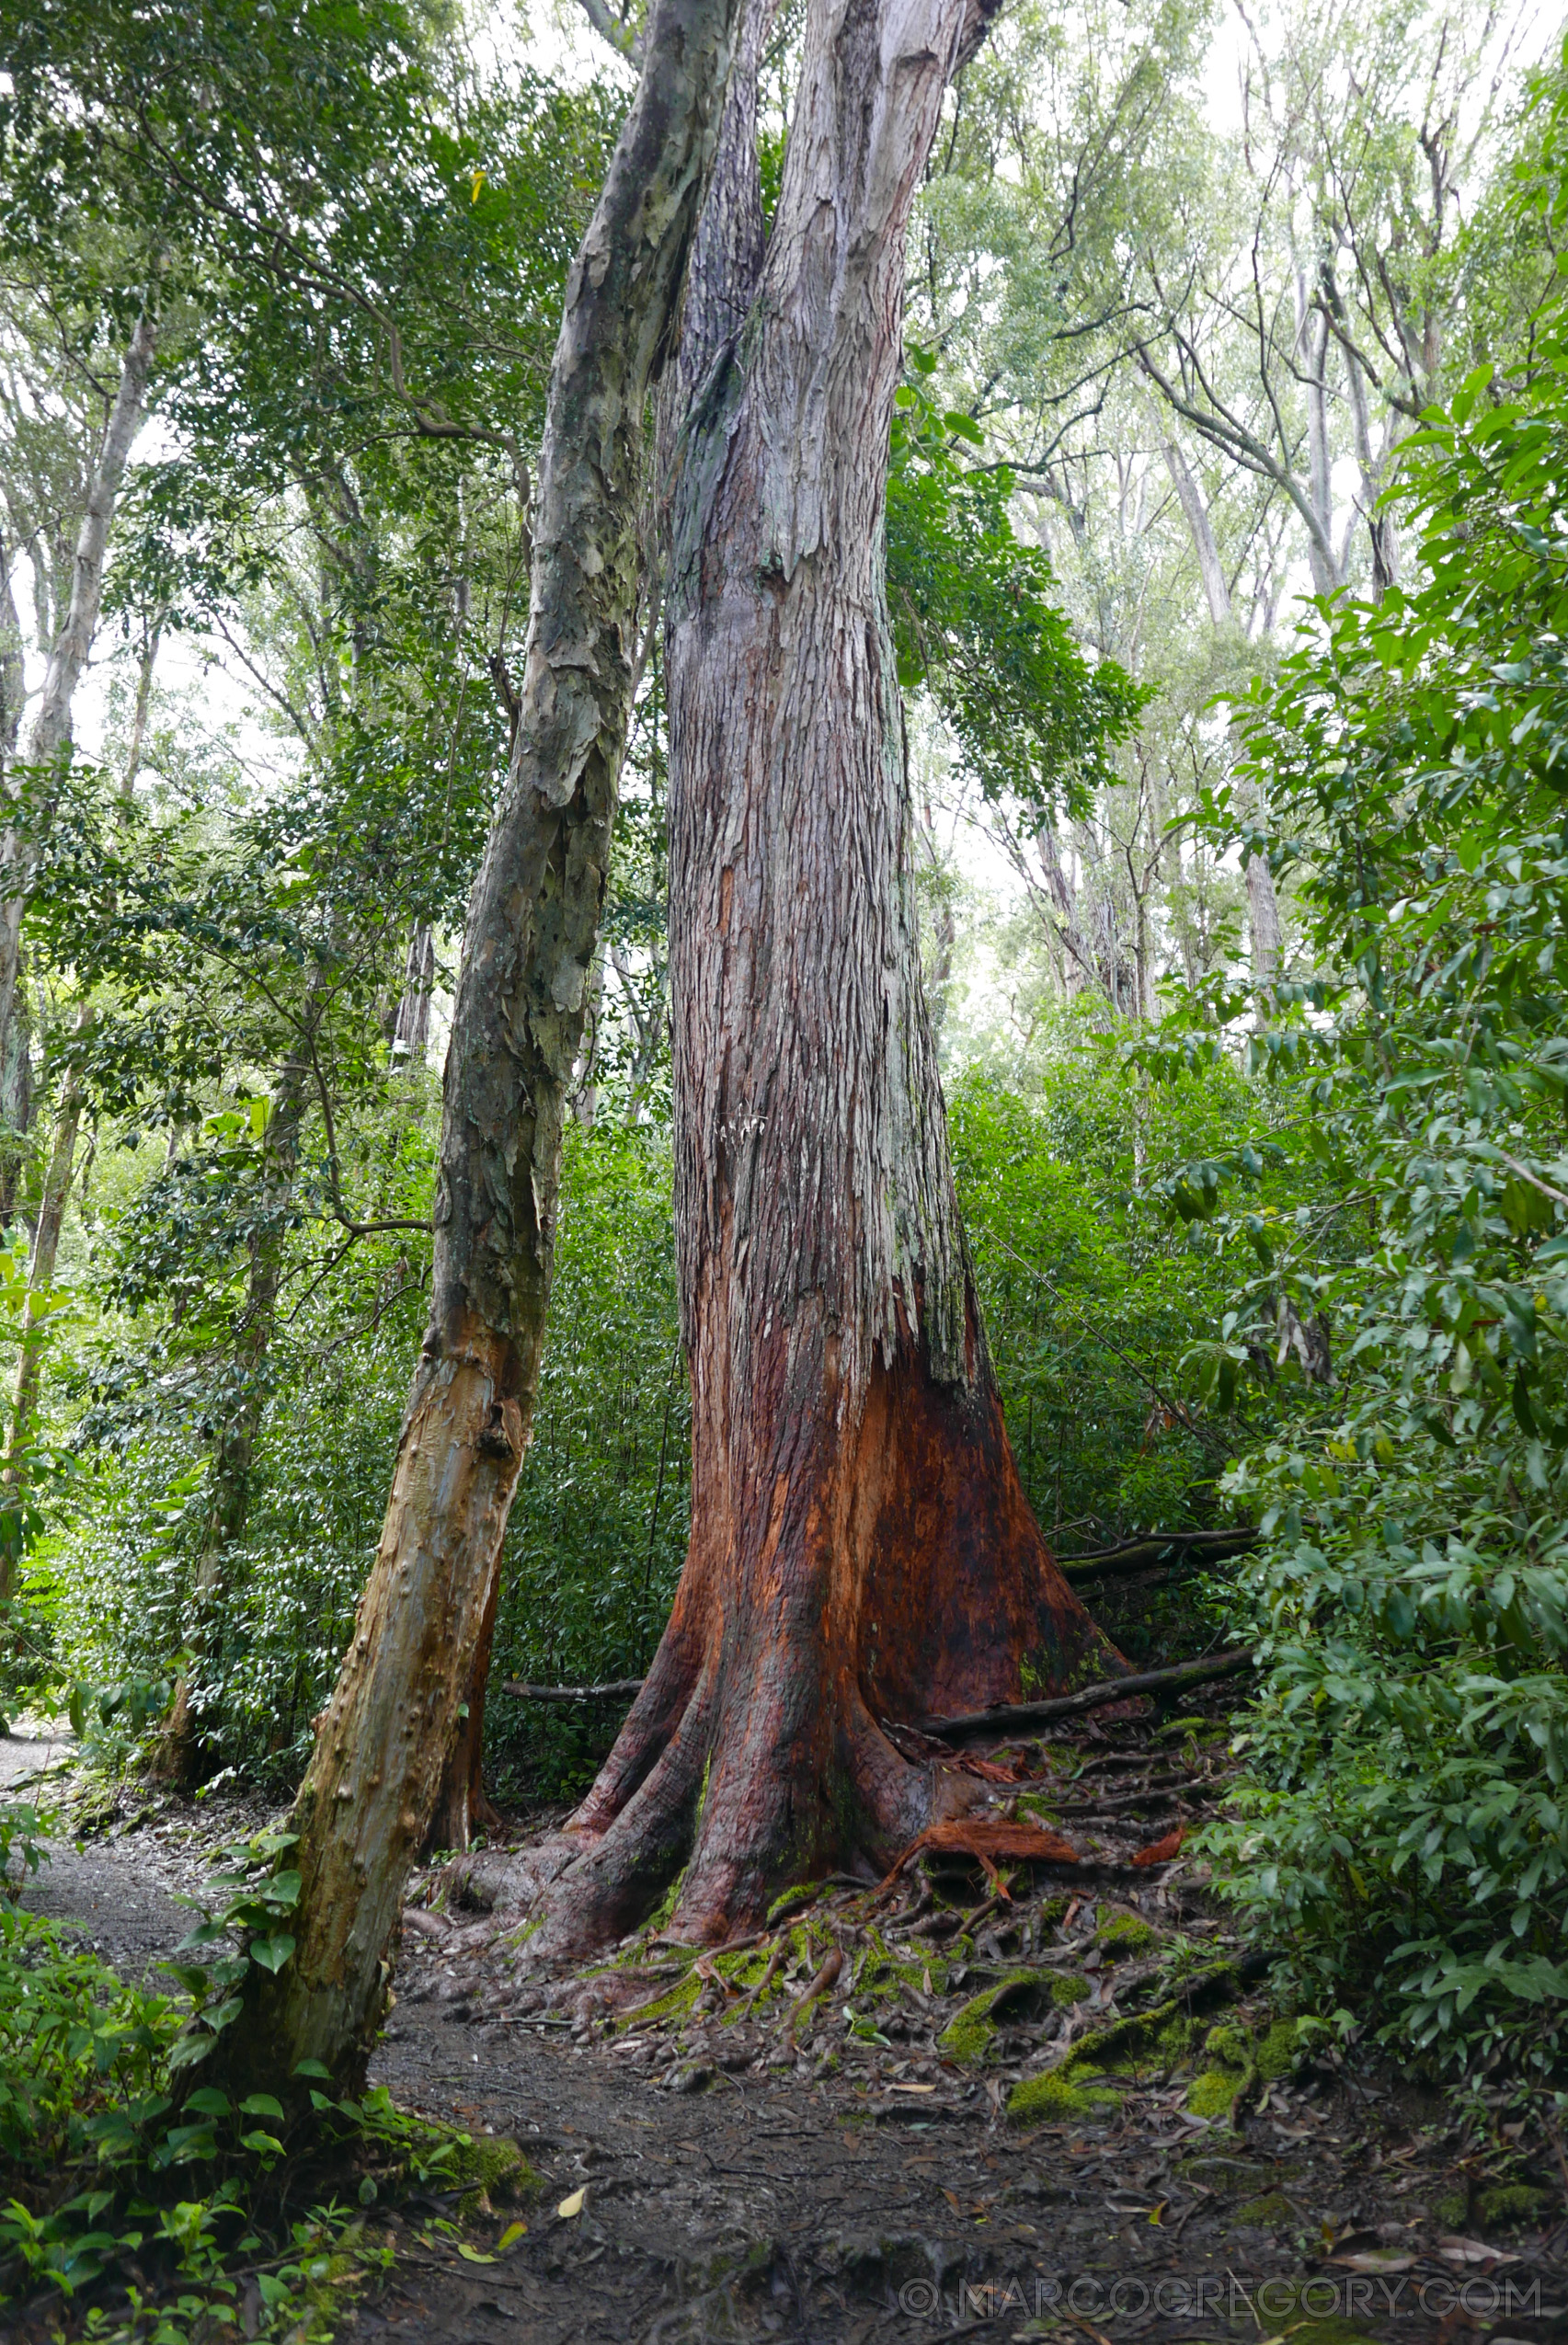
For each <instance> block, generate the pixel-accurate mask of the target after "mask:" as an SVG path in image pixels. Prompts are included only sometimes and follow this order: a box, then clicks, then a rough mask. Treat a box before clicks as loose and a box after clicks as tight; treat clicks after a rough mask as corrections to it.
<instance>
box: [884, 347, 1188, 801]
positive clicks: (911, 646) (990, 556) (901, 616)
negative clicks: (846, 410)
mask: <svg viewBox="0 0 1568 2345" xmlns="http://www.w3.org/2000/svg"><path fill="white" fill-rule="evenodd" d="M909 360H910V369H911V373H912V379H911V380H910V381H909V382H907V383H904V384H903V385H902V386H901V387H900V389H899V391H898V395H897V403H896V411H895V414H894V418H893V448H892V463H891V467H890V470H889V474H888V480H887V600H888V605H889V608H890V610H891V612H892V618H893V641H894V647H895V650H896V652H897V656H898V681H899V682H900V683H901V684H902V685H903V686H904V688H905V690H906V691H913V690H914V689H915V688H916V687H917V686H918V685H921V684H924V685H925V686H926V687H927V688H928V689H929V690H930V692H932V693H933V697H934V699H935V701H936V704H937V705H938V707H939V708H940V709H941V711H942V713H943V715H944V717H945V718H946V720H947V722H948V723H949V724H950V725H951V726H952V727H953V730H954V732H955V734H956V737H957V738H958V741H959V743H960V745H961V747H962V749H963V753H964V757H965V760H966V762H967V765H968V766H969V767H970V769H971V770H972V771H973V772H974V773H975V774H976V776H977V777H978V779H979V782H980V784H981V786H982V787H983V789H984V790H985V792H986V793H987V795H989V796H990V797H993V798H1001V797H1003V796H1009V797H1011V798H1013V799H1014V800H1016V801H1017V802H1018V803H1019V804H1021V805H1022V806H1025V807H1027V808H1028V809H1029V810H1030V812H1031V813H1032V814H1033V816H1034V818H1035V819H1036V821H1037V820H1039V819H1040V818H1041V816H1042V815H1044V814H1045V813H1047V811H1048V810H1049V809H1050V808H1051V807H1052V806H1058V807H1067V808H1069V809H1070V810H1072V811H1075V812H1076V811H1079V810H1081V809H1082V806H1084V804H1085V803H1086V801H1087V798H1088V795H1089V793H1090V791H1091V790H1092V788H1093V785H1094V784H1095V783H1096V782H1100V781H1103V780H1104V778H1105V776H1106V772H1107V768H1106V762H1105V760H1106V752H1107V750H1108V749H1109V748H1110V747H1111V745H1112V744H1113V743H1115V742H1116V741H1118V740H1120V739H1121V738H1124V736H1125V735H1126V734H1127V732H1128V731H1129V730H1130V728H1131V726H1132V725H1133V723H1134V720H1135V719H1136V717H1137V715H1138V712H1139V708H1140V706H1141V705H1142V704H1143V702H1144V701H1145V699H1147V697H1148V694H1147V692H1145V691H1142V690H1140V689H1139V686H1137V685H1136V684H1134V683H1133V681H1132V680H1131V679H1130V678H1129V677H1128V676H1127V675H1126V674H1125V673H1124V672H1123V670H1122V669H1120V668H1118V667H1117V666H1116V662H1115V661H1114V660H1102V661H1101V662H1100V663H1099V664H1098V665H1097V666H1093V665H1091V663H1090V662H1089V661H1088V660H1087V659H1086V658H1084V655H1083V653H1082V649H1081V648H1080V646H1079V644H1078V642H1077V640H1076V638H1075V636H1074V635H1073V632H1072V629H1071V628H1070V625H1069V624H1068V622H1067V620H1066V619H1065V618H1064V617H1063V616H1062V613H1061V611H1060V610H1059V607H1058V601H1057V598H1056V587H1055V581H1054V579H1053V578H1052V575H1051V566H1050V563H1049V561H1048V559H1047V556H1046V555H1044V554H1043V553H1042V552H1041V551H1040V549H1039V548H1038V547H1037V546H1029V545H1025V544H1024V543H1023V542H1022V541H1021V540H1020V538H1019V537H1018V536H1017V535H1016V533H1015V532H1014V530H1013V522H1012V519H1011V516H1010V510H1009V508H1010V506H1011V503H1012V498H1013V475H1012V474H1011V473H1010V472H1009V471H1008V470H1007V468H1006V466H1005V465H1003V466H1001V467H1000V468H998V467H995V466H985V467H979V466H975V465H974V464H973V463H968V464H967V463H964V462H963V461H962V460H961V458H960V456H959V453H958V451H959V449H960V448H961V447H962V448H963V449H964V450H965V451H966V452H967V453H968V454H969V455H970V457H971V459H972V457H973V455H974V452H975V451H976V450H977V449H978V448H979V447H982V446H983V444H984V435H983V433H982V432H981V431H980V430H979V427H978V426H977V425H976V424H975V423H974V422H973V420H972V419H971V418H969V417H968V416H967V415H963V414H960V413H958V412H956V411H949V412H946V413H944V412H943V411H942V410H941V409H940V408H939V407H938V406H936V405H935V403H934V401H933V399H932V397H931V395H930V394H929V392H928V391H927V390H926V388H925V383H926V382H927V381H928V380H929V378H930V376H931V374H932V372H933V369H934V367H935V363H936V361H935V360H934V358H933V357H930V356H929V355H927V354H925V353H922V352H921V351H920V350H918V349H911V350H910V352H909Z"/></svg>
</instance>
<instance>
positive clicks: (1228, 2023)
mask: <svg viewBox="0 0 1568 2345" xmlns="http://www.w3.org/2000/svg"><path fill="white" fill-rule="evenodd" d="M1126 1918H1127V1920H1128V1921H1131V1922H1133V1925H1134V1927H1135V1928H1136V1927H1138V1925H1137V1922H1136V1919H1135V1917H1134V1916H1130V1915H1129V1916H1126ZM1225 1976H1226V1973H1225V1972H1224V1971H1217V1972H1215V1973H1212V1974H1211V1975H1210V1976H1209V1978H1208V1979H1207V1980H1206V1981H1200V1982H1196V1983H1195V1985H1201V1986H1206V1987H1207V1989H1209V1990H1210V1991H1212V1990H1213V1989H1214V1988H1215V1987H1217V1986H1219V1985H1221V1984H1222V1983H1223V1982H1224V1979H1225ZM1080 1984H1082V1983H1080ZM1192 1992H1193V1988H1192V1987H1189V1988H1188V1989H1187V1991H1186V1992H1185V1994H1183V1995H1181V1996H1172V1997H1171V1999H1170V2000H1169V2001H1168V2002H1165V2003H1159V2004H1156V2005H1155V2006H1154V2008H1153V2009H1152V2010H1150V2011H1144V2012H1139V2013H1137V2014H1136V2015H1134V2016H1132V2017H1130V2018H1127V2019H1117V2020H1116V2021H1114V2022H1113V2023H1112V2025H1111V2026H1109V2027H1108V2028H1102V2029H1100V2030H1098V2032H1097V2033H1096V2034H1094V2035H1093V2036H1091V2037H1090V2038H1089V2039H1088V2040H1087V2041H1086V2042H1083V2043H1082V2044H1081V2045H1080V2046H1079V2048H1078V2049H1077V2051H1075V2052H1074V2053H1071V2054H1070V2056H1069V2057H1068V2058H1067V2059H1066V2060H1064V2061H1062V2062H1061V2064H1060V2065H1059V2066H1058V2067H1055V2068H1052V2069H1050V2070H1049V2071H1048V2072H1047V2075H1045V2076H1032V2077H1028V2078H1026V2079H1025V2080H1024V2082H1023V2083H1022V2084H1019V2085H1017V2086H1015V2087H1014V2088H1013V2094H1012V2096H1011V2098H1010V2099H1009V2101H1008V2104H1007V2113H1008V2115H1009V2116H1010V2117H1013V2118H1016V2119H1018V2120H1020V2121H1024V2120H1028V2119H1031V2118H1033V2119H1036V2120H1038V2119H1041V2118H1046V2117H1049V2116H1051V2115H1058V2116H1061V2117H1082V2116H1083V2115H1085V2114H1087V2113H1088V2112H1089V2111H1090V2110H1092V2109H1093V2106H1094V2105H1095V2103H1096V2102H1098V2103H1100V2104H1101V2105H1103V2104H1104V2101H1105V2100H1106V2099H1107V2098H1110V2099H1115V2098H1116V2085H1115V2079H1116V2078H1117V2077H1119V2076H1126V2077H1128V2078H1131V2077H1134V2076H1141V2075H1145V2074H1147V2073H1148V2071H1149V2070H1150V2069H1151V2068H1156V2067H1159V2068H1167V2069H1168V2068H1172V2067H1175V2066H1178V2065H1180V2064H1181V2063H1183V2062H1185V2061H1186V2060H1189V2059H1191V2058H1192V2057H1193V2054H1194V2053H1195V2051H1196V2052H1197V2062H1198V2065H1197V2073H1196V2075H1195V2076H1194V2077H1193V2080H1192V2082H1191V2084H1190V2085H1189V2086H1188V2088H1187V2092H1186V2106H1187V2108H1188V2109H1189V2110H1191V2111H1192V2113H1193V2115H1194V2116H1195V2117H1206V2118H1207V2119H1209V2120H1210V2121H1211V2122H1213V2121H1215V2120H1219V2119H1226V2118H1229V2117H1230V2114H1231V2112H1232V2110H1233V2109H1234V2107H1235V2104H1236V2100H1237V2098H1238V2096H1239V2095H1240V2094H1241V2093H1242V2091H1243V2089H1245V2090H1247V2091H1251V2090H1252V2089H1253V2088H1254V2087H1255V2086H1256V2085H1257V2084H1258V2083H1259V2082H1260V2080H1266V2079H1270V2078H1273V2077H1276V2076H1288V2074H1289V2072H1290V2070H1291V2069H1292V2067H1293V2066H1294V2065H1295V2061H1296V2055H1297V2047H1298V2035H1297V2030H1296V2023H1295V2021H1294V2020H1292V2019H1276V2020H1275V2021H1274V2022H1273V2024H1272V2025H1271V2026H1270V2027H1269V2028H1268V2030H1267V2031H1266V2032H1265V2034H1264V2035H1263V2036H1262V2037H1261V2038H1257V2039H1254V2038H1253V2035H1252V2033H1251V2031H1250V2030H1248V2029H1247V2028H1245V2027H1244V2026H1242V2024H1241V2023H1240V2022H1238V2021H1237V2020H1234V2019H1222V2020H1220V2021H1219V2023H1218V2024H1217V2025H1216V2026H1213V2027H1211V2028H1210V2029H1209V2030H1208V2031H1207V2034H1204V2035H1201V2051H1199V2050H1198V2046H1199V2042H1200V2032H1201V2028H1202V2022H1201V2021H1199V2020H1195V2019H1194V2018H1193V2016H1192V2013H1191V2009H1190V2008H1189V2005H1190V1999H1191V1995H1192ZM990 1999H991V2000H992V2001H994V1991H993V1996H992V1998H990ZM987 2001H988V1998H986V1997H983V1996H976V1997H975V1998H974V2000H973V2001H972V2002H971V2003H968V2004H966V2005H965V2007H964V2009H963V2010H962V2011H961V2012H960V2013H959V2014H958V2018H957V2019H956V2020H955V2022H954V2026H955V2027H958V2026H959V2025H960V2023H967V2025H968V2027H969V2028H970V2029H971V2030H973V2029H974V2028H975V2027H976V2025H977V2023H979V2022H982V2021H983V2020H984V2019H987V2018H989V2017H990V2012H989V2010H986V2009H985V2008H983V2007H984V2006H985V2005H986V2003H987ZM945 2048H946V2046H945V2044H944V2049H945ZM983 2048H984V2047H983V2044H982V2046H981V2050H982V2051H983ZM956 2056H957V2057H966V2056H967V2057H970V2058H974V2057H978V2056H979V2054H978V2053H967V2054H966V2053H958V2054H956Z"/></svg>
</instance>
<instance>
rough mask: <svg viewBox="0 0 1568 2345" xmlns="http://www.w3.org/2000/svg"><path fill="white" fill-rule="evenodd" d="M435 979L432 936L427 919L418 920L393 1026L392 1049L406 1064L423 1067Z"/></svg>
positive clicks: (428, 1035)
mask: <svg viewBox="0 0 1568 2345" xmlns="http://www.w3.org/2000/svg"><path fill="white" fill-rule="evenodd" d="M435 981H436V940H435V936H434V934H433V932H432V931H431V929H430V927H429V922H428V921H416V923H415V927H414V933H413V935H412V936H411V937H410V938H409V939H408V960H407V965H406V968H405V970H404V974H403V994H402V999H401V1000H400V1001H399V1002H398V1004H397V1024H396V1025H395V1028H394V1030H393V1049H394V1052H395V1056H396V1058H398V1060H399V1061H400V1062H401V1064H402V1065H404V1066H406V1067H422V1066H423V1065H424V1063H425V1053H426V1051H427V1050H428V1049H429V1043H430V991H431V989H432V987H433V986H434V984H435Z"/></svg>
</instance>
